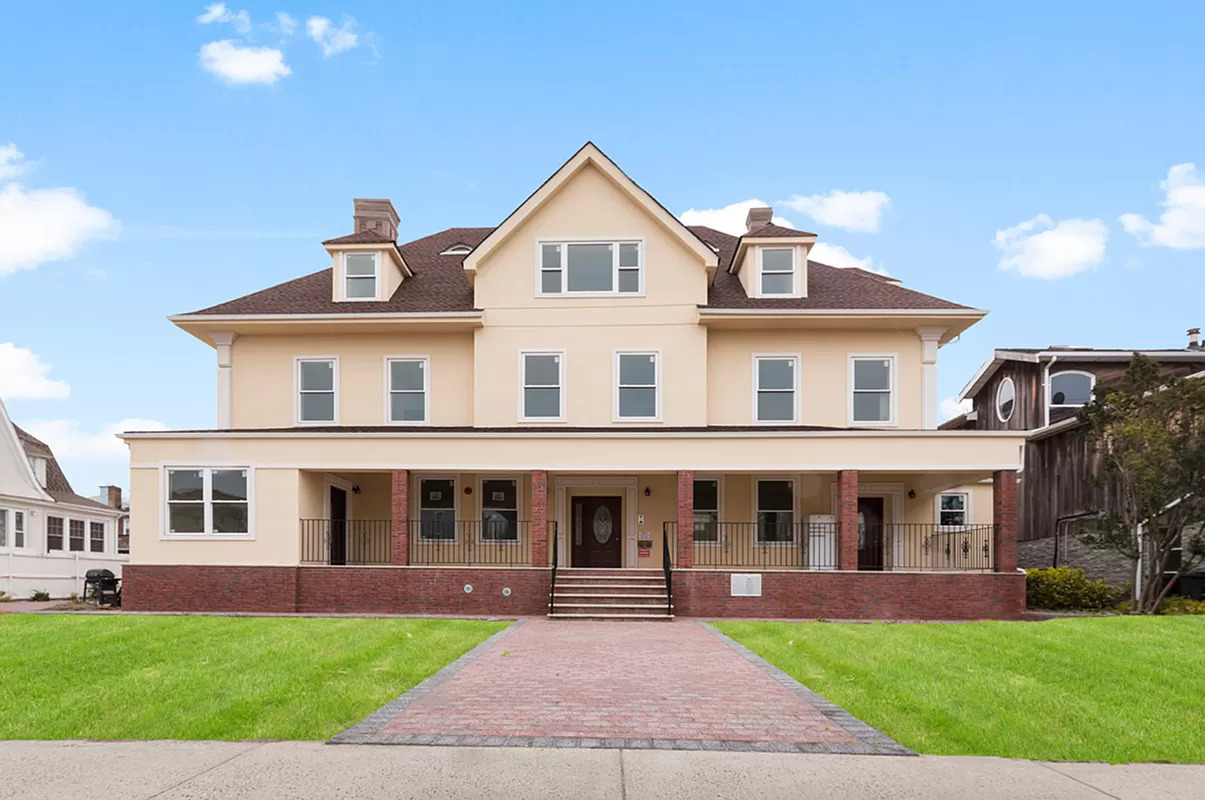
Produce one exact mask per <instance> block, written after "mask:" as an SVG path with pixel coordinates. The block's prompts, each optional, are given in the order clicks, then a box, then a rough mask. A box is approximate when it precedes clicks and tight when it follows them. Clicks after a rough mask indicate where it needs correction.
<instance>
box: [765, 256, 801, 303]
mask: <svg viewBox="0 0 1205 800" xmlns="http://www.w3.org/2000/svg"><path fill="white" fill-rule="evenodd" d="M758 251H759V253H758V255H759V256H760V258H761V293H762V296H763V297H773V296H774V295H793V294H795V248H794V247H760V248H758Z"/></svg>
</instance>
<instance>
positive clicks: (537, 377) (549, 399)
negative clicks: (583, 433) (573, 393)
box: [519, 353, 565, 421]
mask: <svg viewBox="0 0 1205 800" xmlns="http://www.w3.org/2000/svg"><path fill="white" fill-rule="evenodd" d="M519 363H520V371H521V372H522V376H521V377H522V394H523V396H522V397H521V398H520V403H521V404H522V408H521V411H522V414H521V417H522V419H525V420H549V421H556V420H561V419H564V417H565V396H564V391H563V389H562V385H561V379H562V377H563V374H564V372H563V367H564V363H565V357H564V355H563V354H561V353H523V354H522V355H521V356H520V362H519Z"/></svg>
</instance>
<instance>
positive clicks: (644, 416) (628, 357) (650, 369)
mask: <svg viewBox="0 0 1205 800" xmlns="http://www.w3.org/2000/svg"><path fill="white" fill-rule="evenodd" d="M658 366H659V365H658V363H657V354H656V353H616V354H615V417H616V419H621V420H623V419H626V420H655V419H658V418H659V417H660V415H661V404H660V401H659V398H658V396H657V395H658V383H659V381H658V374H657V373H658V372H659V369H658Z"/></svg>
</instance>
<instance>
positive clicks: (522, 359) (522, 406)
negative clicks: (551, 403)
mask: <svg viewBox="0 0 1205 800" xmlns="http://www.w3.org/2000/svg"><path fill="white" fill-rule="evenodd" d="M527 356H559V359H558V361H557V366H558V367H560V374H559V375H558V376H557V389H559V390H560V394H559V397H560V401H561V407H560V412H561V413H560V414H558V415H557V416H555V417H529V416H527V392H526V390H527V388H528V386H527ZM518 384H519V398H518V400H519V407H518V412H519V422H528V423H536V424H539V423H556V422H564V421H565V409H566V408H567V406H566V400H565V394H566V392H565V351H564V350H520V351H519V380H518ZM531 388H533V389H534V388H544V389H547V388H549V387H547V386H544V387H536V386H533V387H531Z"/></svg>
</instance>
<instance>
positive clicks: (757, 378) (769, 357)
mask: <svg viewBox="0 0 1205 800" xmlns="http://www.w3.org/2000/svg"><path fill="white" fill-rule="evenodd" d="M786 359H793V360H794V361H795V371H794V382H795V386H794V388H793V389H792V390H791V393H792V395H794V396H793V397H792V401H791V418H790V419H789V420H787V419H770V420H761V419H758V418H757V395H758V394H759V393H760V392H761V367H760V366H759V365H760V362H762V361H783V360H786ZM802 361H803V355H802V354H801V353H754V354H753V372H752V374H751V378H752V381H751V383H752V388H753V406H752V409H751V411H750V414H749V417H750V419H752V420H753V424H754V425H798V424H799V420H800V409H801V408H802V394H803V393H802V392H801V391H800V388H799V383H800V376H801V374H802V372H801V366H800V365H801V362H802ZM766 391H770V392H781V391H782V390H781V389H767V390H766Z"/></svg>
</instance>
